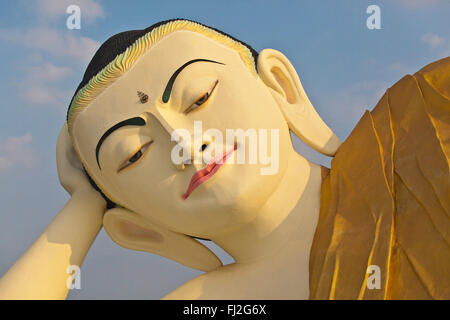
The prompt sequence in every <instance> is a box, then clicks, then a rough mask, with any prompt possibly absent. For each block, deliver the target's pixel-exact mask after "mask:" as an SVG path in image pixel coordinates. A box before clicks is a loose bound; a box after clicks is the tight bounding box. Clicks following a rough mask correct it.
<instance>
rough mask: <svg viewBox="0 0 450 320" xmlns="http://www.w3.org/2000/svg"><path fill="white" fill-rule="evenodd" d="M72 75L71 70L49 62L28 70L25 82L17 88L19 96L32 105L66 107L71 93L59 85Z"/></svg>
mask: <svg viewBox="0 0 450 320" xmlns="http://www.w3.org/2000/svg"><path fill="white" fill-rule="evenodd" d="M71 74H72V69H71V68H68V67H63V66H56V65H54V64H51V63H48V62H47V63H45V64H43V65H41V66H33V67H30V68H27V69H26V71H25V78H24V80H23V81H22V82H20V83H19V84H18V86H17V91H18V96H19V97H20V99H21V100H22V101H25V102H27V103H28V104H31V105H45V106H49V107H58V108H59V107H61V106H65V105H66V104H67V102H68V99H69V98H70V94H71V93H70V92H67V91H66V90H63V89H61V88H60V87H59V86H58V84H59V82H60V81H61V80H64V79H65V78H67V77H68V76H70V75H71Z"/></svg>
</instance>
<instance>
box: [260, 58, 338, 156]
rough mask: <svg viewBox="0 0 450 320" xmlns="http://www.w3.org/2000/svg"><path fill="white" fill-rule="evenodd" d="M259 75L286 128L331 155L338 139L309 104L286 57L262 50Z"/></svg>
mask: <svg viewBox="0 0 450 320" xmlns="http://www.w3.org/2000/svg"><path fill="white" fill-rule="evenodd" d="M258 74H259V76H260V78H261V80H262V81H263V82H264V83H265V84H266V86H267V87H269V88H270V91H271V93H272V95H273V97H274V98H275V100H276V101H277V103H278V105H279V107H280V109H281V112H282V113H283V115H284V118H285V119H286V122H287V123H288V126H289V129H291V130H292V131H293V132H294V133H295V135H296V136H297V137H299V138H300V139H302V140H303V142H305V143H306V144H307V145H309V146H310V147H311V148H313V149H315V150H316V151H319V152H320V153H323V154H325V155H327V156H333V155H334V154H335V153H336V151H337V149H338V148H339V146H340V145H341V141H340V140H339V138H338V137H337V136H336V135H335V134H334V133H333V131H331V129H330V128H329V127H328V126H327V125H326V124H325V122H324V121H323V120H322V119H321V118H320V116H319V115H318V113H317V112H316V110H315V109H314V107H313V106H312V104H311V102H310V101H309V99H308V96H307V95H306V93H305V90H304V89H303V86H302V84H301V82H300V79H299V77H298V75H297V72H296V71H295V69H294V67H293V66H292V64H291V63H290V62H289V60H288V59H287V58H286V57H285V56H284V55H283V54H282V53H281V52H279V51H276V50H273V49H264V50H263V51H261V52H260V54H259V55H258Z"/></svg>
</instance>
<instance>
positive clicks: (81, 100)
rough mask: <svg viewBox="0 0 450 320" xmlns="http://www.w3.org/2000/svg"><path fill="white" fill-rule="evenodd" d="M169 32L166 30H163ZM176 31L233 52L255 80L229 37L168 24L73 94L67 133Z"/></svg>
mask: <svg viewBox="0 0 450 320" xmlns="http://www.w3.org/2000/svg"><path fill="white" fill-rule="evenodd" d="M167 29H169V30H167ZM176 31H192V32H196V33H199V34H203V35H205V36H207V37H208V38H210V39H212V40H214V41H216V42H218V43H219V44H222V45H225V46H226V47H228V48H230V49H233V50H235V51H237V53H238V54H239V56H240V58H241V59H242V60H243V62H244V64H245V65H246V66H247V68H248V69H249V70H250V72H251V73H252V74H253V75H254V76H256V75H257V71H256V61H255V57H254V56H253V54H252V52H251V50H250V49H249V47H247V46H246V45H244V44H243V43H241V42H239V40H235V39H233V38H231V37H230V36H228V35H226V34H223V33H221V32H219V31H218V30H215V29H213V28H210V27H208V26H204V25H202V24H199V23H197V22H193V21H190V20H172V21H169V22H167V23H165V24H162V25H159V26H158V27H156V28H154V29H152V30H151V31H149V32H147V33H146V34H144V35H143V36H141V37H139V38H138V39H136V40H135V41H134V42H133V43H132V44H131V45H130V46H129V47H128V48H127V49H126V50H125V51H123V52H122V53H121V54H119V55H117V56H116V58H114V60H112V61H111V62H109V63H108V64H107V65H106V66H105V67H104V68H103V69H101V70H100V71H99V72H98V73H97V74H96V75H95V76H93V77H92V78H91V79H90V80H89V81H88V83H86V84H85V85H84V86H83V87H82V88H81V89H79V90H78V91H77V93H76V94H75V96H74V98H73V99H72V102H71V104H70V107H69V110H68V114H67V124H68V127H69V133H70V135H71V134H72V124H73V121H74V119H75V117H76V115H77V114H78V113H79V112H81V111H82V110H84V109H85V108H86V107H88V106H89V105H90V104H91V103H92V102H93V101H94V100H95V99H96V98H97V97H99V96H100V95H101V94H102V93H103V92H105V91H106V89H108V88H109V87H110V86H112V85H113V84H114V83H115V81H116V80H118V79H119V78H121V76H123V75H124V74H125V73H126V72H127V71H130V70H132V69H133V67H134V66H135V65H136V64H137V62H138V60H140V58H142V57H144V56H145V55H146V53H148V51H149V50H150V49H151V48H152V47H153V46H154V45H156V44H157V43H158V42H159V41H160V40H162V39H164V38H165V37H167V36H169V35H171V34H173V33H174V32H176Z"/></svg>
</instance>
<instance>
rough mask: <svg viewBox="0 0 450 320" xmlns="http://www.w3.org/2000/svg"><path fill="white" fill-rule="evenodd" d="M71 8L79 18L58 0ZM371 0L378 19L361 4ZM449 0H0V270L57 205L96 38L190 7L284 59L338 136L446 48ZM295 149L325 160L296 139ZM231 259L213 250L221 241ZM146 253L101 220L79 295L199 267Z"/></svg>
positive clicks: (139, 287)
mask: <svg viewBox="0 0 450 320" xmlns="http://www.w3.org/2000/svg"><path fill="white" fill-rule="evenodd" d="M70 4H76V5H78V6H79V7H80V8H81V30H69V29H67V28H66V19H67V17H68V14H66V8H67V6H68V5H70ZM371 4H375V5H378V6H379V7H380V8H381V29H380V30H369V29H368V28H367V27H366V19H367V17H368V14H366V8H367V7H368V6H369V5H371ZM449 17H450V1H449V0H440V1H439V0H396V1H365V0H339V1H336V0H334V1H333V0H330V1H325V0H324V1H317V0H316V1H313V0H310V1H308V0H307V1H300V0H298V1H282V0H271V1H270V0H259V1H257V0H252V1H247V0H240V1H211V0H209V1H186V0H185V1H137V0H136V1H126V2H124V1H105V0H103V1H101V0H67V1H66V0H36V1H25V0H19V1H2V2H1V4H0V46H1V50H0V61H2V64H1V73H0V96H1V99H0V203H1V204H2V210H1V214H0V275H1V274H3V273H4V272H6V271H7V270H8V268H9V267H10V266H11V265H12V264H13V263H14V261H15V260H16V259H17V258H18V257H19V256H20V255H21V254H22V253H23V252H24V251H25V250H26V249H27V248H28V246H29V245H30V244H31V243H32V242H33V240H34V239H36V237H37V236H38V235H39V234H40V233H41V232H42V231H43V229H44V228H45V227H46V225H47V224H48V223H49V222H50V221H51V219H52V218H53V217H54V216H55V215H56V214H57V212H58V211H59V210H60V209H61V208H62V206H63V205H64V203H65V202H66V201H67V199H68V195H67V194H66V193H65V191H64V190H63V189H62V187H60V186H59V183H58V178H57V173H56V163H55V144H56V138H57V135H58V132H59V130H60V128H61V126H62V124H63V122H64V120H65V113H66V109H67V106H68V103H69V102H70V99H71V97H72V94H73V92H74V90H75V89H76V87H77V85H78V83H79V81H80V80H81V77H82V74H83V72H84V69H85V68H86V66H87V63H88V62H89V60H90V58H91V57H92V55H93V53H94V52H95V50H96V48H98V46H99V45H100V44H101V43H102V42H103V41H105V40H106V39H107V38H108V37H110V36H112V35H113V34H116V33H118V32H121V31H125V30H131V29H141V28H145V27H147V26H149V25H151V24H153V23H155V22H158V21H160V20H165V19H170V18H189V19H193V20H197V21H199V22H202V23H204V24H206V25H211V26H213V27H216V28H218V29H221V30H223V31H225V32H227V33H229V34H231V35H233V36H234V37H236V38H238V39H241V40H243V41H245V42H247V43H249V44H250V45H252V46H253V47H254V48H255V49H256V50H257V51H260V50H262V49H264V48H274V49H277V50H280V51H282V52H283V53H284V54H285V55H286V56H287V57H288V58H289V59H290V60H291V62H292V64H293V65H294V67H295V68H296V70H297V72H298V73H299V76H300V79H301V81H302V83H303V85H304V87H305V90H306V92H307V93H308V95H309V97H310V100H311V101H312V103H313V105H314V106H315V107H316V109H317V110H318V112H319V113H320V114H321V116H322V117H323V119H324V120H325V121H326V122H327V123H328V124H329V126H330V127H331V128H333V130H334V131H335V132H336V133H337V134H338V136H339V137H340V138H341V139H343V140H344V139H345V138H346V137H347V135H348V134H349V133H350V132H351V130H352V128H353V127H354V126H355V124H356V123H357V121H358V120H359V118H360V117H361V116H362V114H363V112H364V110H366V109H369V110H370V109H372V108H373V106H374V105H375V104H376V103H377V101H378V99H379V98H380V97H381V96H382V94H383V93H384V91H385V90H386V89H387V88H388V87H390V86H392V85H393V84H394V83H395V82H396V81H398V80H399V79H400V78H401V77H403V76H404V75H405V74H408V73H414V72H416V71H417V70H419V69H420V68H422V67H423V66H425V65H426V64H428V63H430V62H432V61H435V60H438V59H440V58H443V57H446V56H449V55H450V22H449ZM294 143H295V146H296V148H297V150H298V151H299V152H300V153H301V154H303V155H305V156H307V157H309V158H310V159H312V160H314V161H317V162H320V163H323V164H329V159H327V158H325V157H322V156H318V155H317V154H316V153H315V152H313V151H311V150H309V149H308V148H307V147H305V146H304V145H303V144H302V143H301V142H299V141H298V139H295V141H294ZM220 256H221V257H224V259H225V260H226V261H228V262H229V261H230V259H229V258H228V257H226V255H225V254H224V253H220ZM198 274H199V272H196V271H193V270H190V269H188V268H186V267H183V266H181V265H179V264H176V263H175V262H172V261H169V260H167V259H165V258H161V257H158V256H155V255H151V254H148V253H142V252H134V251H130V250H126V249H123V248H120V247H119V246H117V245H116V244H115V243H113V242H112V241H111V240H110V239H109V237H108V236H107V235H106V234H105V232H104V231H102V232H101V233H100V235H99V237H98V239H97V240H96V242H95V243H94V245H93V247H92V249H91V251H90V252H89V254H88V256H87V258H86V261H85V264H84V265H83V268H82V289H81V290H73V291H72V292H71V293H70V294H69V298H71V299H79V298H94V299H95V298H97V299H100V298H104V299H108V298H124V299H126V298H135V299H143V298H155V299H157V298H160V297H161V296H163V295H165V294H166V293H168V292H169V291H171V290H172V289H174V288H176V287H177V286H179V285H180V284H182V283H183V282H185V281H187V280H189V279H191V278H193V277H194V276H196V275H198Z"/></svg>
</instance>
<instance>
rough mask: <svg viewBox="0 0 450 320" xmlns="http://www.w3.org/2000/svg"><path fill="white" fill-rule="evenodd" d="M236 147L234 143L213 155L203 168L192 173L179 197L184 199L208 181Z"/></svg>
mask: <svg viewBox="0 0 450 320" xmlns="http://www.w3.org/2000/svg"><path fill="white" fill-rule="evenodd" d="M236 148H237V145H234V147H233V149H230V150H228V151H225V152H224V153H223V154H222V155H220V156H217V157H215V158H214V159H212V160H211V161H210V162H209V163H208V164H207V165H206V167H205V168H203V169H202V170H199V171H197V172H196V173H194V175H193V176H192V178H191V182H190V183H189V186H188V188H187V190H186V192H185V193H184V194H183V195H182V196H181V198H182V199H183V200H186V199H187V198H188V197H189V196H190V194H191V193H192V192H193V191H194V190H195V189H196V188H197V187H198V186H199V185H201V184H202V183H204V182H206V181H208V180H209V179H210V178H211V177H212V176H213V175H214V174H216V172H217V171H218V170H219V169H220V167H221V166H223V165H224V163H225V161H227V159H228V158H229V157H230V156H231V154H232V153H233V152H234V151H235V150H236Z"/></svg>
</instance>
